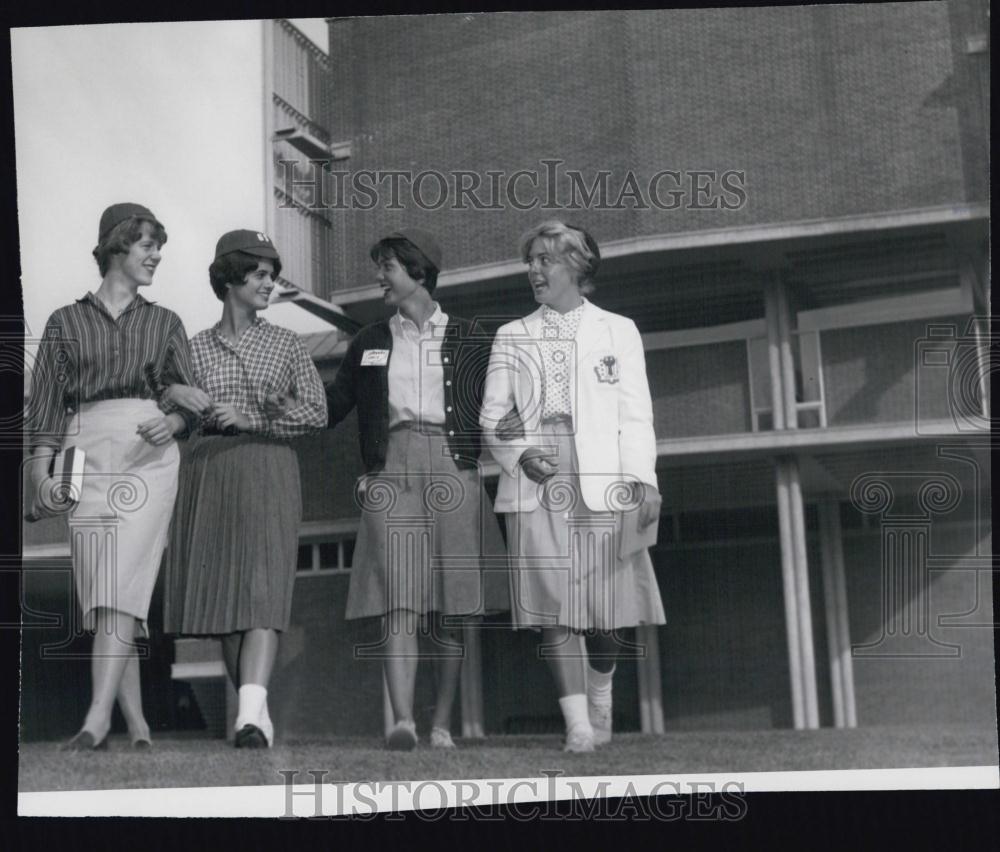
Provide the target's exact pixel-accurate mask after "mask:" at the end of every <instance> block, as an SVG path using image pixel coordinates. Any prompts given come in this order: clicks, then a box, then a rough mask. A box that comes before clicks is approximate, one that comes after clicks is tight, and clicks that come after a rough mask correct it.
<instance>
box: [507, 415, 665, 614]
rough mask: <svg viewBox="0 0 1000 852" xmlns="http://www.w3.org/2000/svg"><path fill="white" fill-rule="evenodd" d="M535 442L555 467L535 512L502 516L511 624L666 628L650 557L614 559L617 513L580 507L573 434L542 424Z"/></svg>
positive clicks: (510, 513)
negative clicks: (548, 450)
mask: <svg viewBox="0 0 1000 852" xmlns="http://www.w3.org/2000/svg"><path fill="white" fill-rule="evenodd" d="M541 437H542V438H544V441H543V443H544V444H545V446H546V447H549V446H556V447H557V448H558V452H557V458H558V459H559V460H560V470H559V472H558V473H557V474H556V475H555V476H554V477H552V479H550V480H548V481H547V482H546V483H545V485H544V486H542V489H541V494H540V499H539V503H538V507H537V508H536V509H534V510H533V511H531V512H509V513H507V515H506V519H507V549H508V553H509V555H510V564H511V569H512V570H511V578H510V581H511V604H512V606H511V615H512V617H513V621H514V627H515V628H519V627H531V628H540V627H555V626H564V627H569V628H570V629H571V630H581V631H585V630H601V631H607V630H616V629H618V628H624V627H634V626H636V625H638V624H664V623H666V617H665V615H664V612H663V601H662V600H661V598H660V590H659V588H658V586H657V584H656V577H655V575H654V574H653V563H652V561H651V560H650V558H649V552H648V551H646V550H642V551H640V552H639V553H636V554H635V555H633V556H631V557H630V558H628V559H625V560H622V559H619V558H618V553H617V546H616V542H617V538H618V530H620V529H621V517H620V513H614V512H594V511H592V510H591V509H589V508H588V507H587V505H586V503H584V501H583V495H582V494H581V492H580V475H579V462H578V461H577V457H576V447H575V446H574V443H573V437H572V435H569V434H566V431H565V429H556V428H550V427H549V426H547V425H545V424H543V425H542V427H541ZM563 460H565V461H563Z"/></svg>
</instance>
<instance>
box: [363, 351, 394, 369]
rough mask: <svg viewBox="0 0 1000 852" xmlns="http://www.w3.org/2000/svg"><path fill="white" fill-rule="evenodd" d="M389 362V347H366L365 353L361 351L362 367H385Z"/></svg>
mask: <svg viewBox="0 0 1000 852" xmlns="http://www.w3.org/2000/svg"><path fill="white" fill-rule="evenodd" d="M388 363H389V350H388V349H366V350H365V351H364V352H363V353H361V366H362V367H384V366H385V365H386V364H388Z"/></svg>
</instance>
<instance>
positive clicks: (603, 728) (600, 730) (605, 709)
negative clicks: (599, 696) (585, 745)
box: [587, 696, 611, 745]
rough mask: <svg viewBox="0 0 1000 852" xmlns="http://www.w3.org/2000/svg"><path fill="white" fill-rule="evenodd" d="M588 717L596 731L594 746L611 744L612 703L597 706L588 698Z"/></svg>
mask: <svg viewBox="0 0 1000 852" xmlns="http://www.w3.org/2000/svg"><path fill="white" fill-rule="evenodd" d="M587 716H588V717H589V719H590V725H591V727H592V728H593V729H594V745H607V744H608V743H609V742H611V702H610V701H609V702H608V703H607V704H603V703H602V704H595V703H594V702H593V701H591V700H590V698H589V696H588V698H587Z"/></svg>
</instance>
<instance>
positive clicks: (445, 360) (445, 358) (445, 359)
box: [441, 355, 448, 364]
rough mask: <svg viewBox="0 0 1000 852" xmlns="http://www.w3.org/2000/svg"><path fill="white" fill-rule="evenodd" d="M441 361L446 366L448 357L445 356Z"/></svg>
mask: <svg viewBox="0 0 1000 852" xmlns="http://www.w3.org/2000/svg"><path fill="white" fill-rule="evenodd" d="M441 360H442V361H444V363H445V364H447V363H448V356H447V355H445V357H444V358H442V359H441Z"/></svg>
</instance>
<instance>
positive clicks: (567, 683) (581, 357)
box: [481, 220, 665, 752]
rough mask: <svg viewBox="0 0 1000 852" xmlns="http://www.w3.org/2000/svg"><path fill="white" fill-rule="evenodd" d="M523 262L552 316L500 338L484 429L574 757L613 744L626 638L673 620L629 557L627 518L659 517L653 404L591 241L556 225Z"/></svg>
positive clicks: (649, 576) (641, 554)
mask: <svg viewBox="0 0 1000 852" xmlns="http://www.w3.org/2000/svg"><path fill="white" fill-rule="evenodd" d="M520 250H521V256H522V259H523V260H524V261H525V263H527V264H528V279H529V281H530V284H531V288H532V291H533V293H534V296H535V300H536V301H537V302H538V303H539V304H540V307H539V309H538V310H536V311H535V312H534V313H532V314H529V315H528V316H527V317H524V318H523V319H521V320H516V321H514V322H511V323H507V324H506V325H504V326H502V327H501V328H500V329H499V330H498V332H497V335H496V339H495V341H494V344H493V350H492V353H491V357H490V365H489V370H488V375H487V378H486V388H485V394H484V399H483V409H482V414H481V424H482V426H483V434H484V437H485V439H486V443H487V445H488V446H489V447H490V450H491V451H492V453H493V457H494V458H495V459H496V460H497V462H498V463H499V464H500V467H501V468H502V470H501V473H500V482H499V487H498V492H497V499H496V503H495V509H496V511H498V512H504V513H505V514H506V519H507V544H508V551H509V554H510V562H511V603H512V615H513V619H514V627H515V629H517V628H522V627H528V628H533V629H540V630H541V632H542V645H541V649H540V651H541V653H542V655H543V656H545V657H546V658H547V659H548V661H549V664H550V668H551V670H552V674H553V677H554V678H555V683H556V688H557V690H558V692H559V696H560V698H559V704H560V707H561V709H562V712H563V716H564V719H565V722H566V744H565V748H566V750H567V751H574V752H581V751H592V750H593V749H594V746H595V745H600V744H602V743H606V742H608V741H609V740H610V739H611V706H612V702H611V684H612V677H613V675H614V668H615V660H616V658H617V656H618V652H619V649H620V643H619V640H618V638H617V636H616V634H615V632H616V631H618V630H620V629H621V628H625V627H632V626H635V625H637V624H663V623H664V621H665V619H664V614H663V605H662V602H661V600H660V593H659V589H658V588H657V585H656V579H655V577H654V574H653V566H652V563H651V561H650V558H649V554H648V552H647V551H646V550H645V549H640V550H639V551H638V552H636V553H633V554H632V555H631V556H628V557H626V558H625V559H622V558H619V552H618V542H619V537H620V536H621V534H622V527H623V523H624V522H626V521H627V520H628V518H629V517H631V518H636V516H634V515H633V516H628V514H627V513H629V512H631V511H634V512H637V513H638V515H637V518H638V523H637V524H633V526H637V528H638V529H640V530H641V529H644V528H646V527H648V526H649V525H650V524H651V523H652V522H653V521H654V520H655V519H656V518H657V517H658V515H659V509H660V502H661V501H660V495H659V492H658V490H657V481H656V470H655V465H656V439H655V435H654V432H653V410H652V402H651V400H650V394H649V385H648V383H647V381H646V363H645V357H644V355H643V348H642V339H641V337H640V336H639V331H638V329H637V328H636V326H635V323H633V322H632V320H630V319H628V318H627V317H623V316H620V315H619V314H613V313H610V312H609V311H605V310H602V309H601V308H599V307H597V306H596V305H594V304H592V303H591V302H589V301H588V300H587V299H586V298H584V296H585V294H586V293H588V292H590V291H591V290H592V289H593V285H592V283H591V282H592V279H593V276H594V274H595V272H596V271H597V267H598V264H599V263H600V250H599V248H598V246H597V243H596V242H595V241H594V239H593V238H592V237H591V236H590V234H588V233H587V232H586V231H584V230H583V229H581V228H576V227H574V226H570V225H566V224H564V223H562V222H559V221H555V220H552V221H548V222H544V223H542V224H540V225H538V226H537V227H535V228H533V229H532V230H531V231H529V232H528V233H526V234H525V235H524V236H523V237H522V238H521V243H520ZM582 634H586V641H585V642H584V641H582V638H583V636H582Z"/></svg>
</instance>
